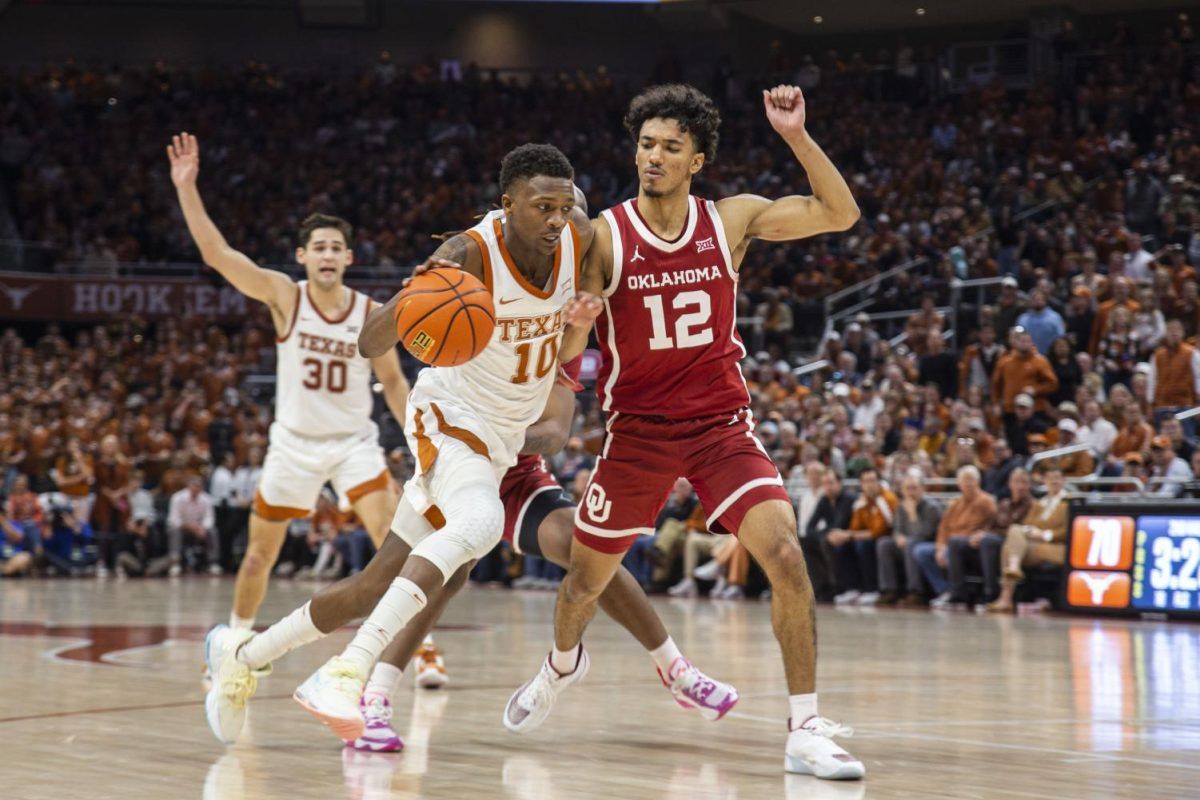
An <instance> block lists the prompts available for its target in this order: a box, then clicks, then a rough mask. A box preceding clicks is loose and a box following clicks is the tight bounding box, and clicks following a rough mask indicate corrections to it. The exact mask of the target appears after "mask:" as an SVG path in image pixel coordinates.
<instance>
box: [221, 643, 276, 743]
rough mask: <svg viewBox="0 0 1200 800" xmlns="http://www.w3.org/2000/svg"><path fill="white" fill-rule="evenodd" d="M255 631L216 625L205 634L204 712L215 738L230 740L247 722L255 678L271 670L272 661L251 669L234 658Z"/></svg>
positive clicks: (231, 740)
mask: <svg viewBox="0 0 1200 800" xmlns="http://www.w3.org/2000/svg"><path fill="white" fill-rule="evenodd" d="M253 636H254V631H252V630H246V629H243V628H231V627H229V626H228V625H217V626H216V627H215V628H213V629H212V630H210V631H209V632H208V636H206V637H205V638H204V663H205V666H206V667H207V668H208V674H209V675H210V676H211V686H210V688H209V690H208V692H207V694H205V696H204V715H205V717H207V719H208V727H209V729H210V730H211V731H212V733H213V736H215V737H217V741H219V742H221V743H223V744H233V742H234V741H236V740H237V737H238V734H239V733H241V732H242V726H243V725H245V724H246V702H247V701H248V700H249V699H250V698H251V697H253V696H254V692H255V690H256V689H257V688H258V679H259V678H261V677H264V676H266V675H270V674H271V665H270V664H268V665H267V666H265V667H263V668H262V669H253V670H252V669H250V667H248V666H246V665H245V664H243V663H242V662H240V661H238V660H237V651H238V648H239V647H241V646H242V645H243V644H245V643H246V642H247V641H248V640H249V639H250V638H252V637H253Z"/></svg>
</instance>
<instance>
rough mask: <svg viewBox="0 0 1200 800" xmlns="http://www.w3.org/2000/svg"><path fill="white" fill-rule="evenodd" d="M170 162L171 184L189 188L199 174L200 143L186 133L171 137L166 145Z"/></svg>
mask: <svg viewBox="0 0 1200 800" xmlns="http://www.w3.org/2000/svg"><path fill="white" fill-rule="evenodd" d="M167 158H169V159H170V160H171V182H172V183H174V184H175V185H176V186H178V187H183V186H190V185H192V184H194V183H195V182H196V177H197V176H198V175H199V174H200V142H199V141H197V140H196V137H195V136H192V135H191V134H190V133H187V132H186V131H185V132H184V133H181V134H179V135H178V136H172V137H171V143H170V144H169V145H167Z"/></svg>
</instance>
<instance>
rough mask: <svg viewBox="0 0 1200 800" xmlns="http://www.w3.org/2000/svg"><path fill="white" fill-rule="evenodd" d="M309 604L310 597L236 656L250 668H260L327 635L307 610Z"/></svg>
mask: <svg viewBox="0 0 1200 800" xmlns="http://www.w3.org/2000/svg"><path fill="white" fill-rule="evenodd" d="M310 604H311V601H309V602H308V603H305V604H304V605H302V606H300V607H299V608H297V609H296V610H295V611H293V612H292V613H290V614H288V615H287V616H286V617H284V618H283V619H281V620H279V622H276V623H275V624H274V625H272V626H271V627H269V628H267V629H266V630H265V631H263V632H262V633H260V634H258V635H257V636H255V637H254V638H252V639H250V640H249V641H247V642H246V643H245V644H244V645H242V646H241V649H239V650H238V653H237V660H238V661H240V662H241V663H243V664H245V665H246V666H248V667H250V668H251V669H259V668H260V667H265V666H266V665H267V664H270V663H271V662H272V661H274V660H275V659H277V658H279V657H280V656H282V655H284V654H285V653H290V652H291V651H292V650H295V649H296V648H297V647H302V646H303V645H306V644H308V643H309V642H315V641H316V640H317V639H320V638H321V637H322V636H324V635H325V634H323V633H321V631H320V630H318V629H317V626H316V625H314V624H313V621H312V616H311V615H310V614H309V610H308V607H309V605H310Z"/></svg>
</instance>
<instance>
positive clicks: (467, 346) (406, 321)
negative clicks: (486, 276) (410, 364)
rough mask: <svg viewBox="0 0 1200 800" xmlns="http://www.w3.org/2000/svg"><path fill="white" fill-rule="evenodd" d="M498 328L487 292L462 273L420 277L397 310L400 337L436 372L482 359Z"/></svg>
mask: <svg viewBox="0 0 1200 800" xmlns="http://www.w3.org/2000/svg"><path fill="white" fill-rule="evenodd" d="M495 326H496V309H495V306H494V305H493V304H492V296H491V294H490V293H489V292H488V290H487V287H486V286H484V285H483V282H482V281H480V280H479V279H478V278H476V277H475V276H474V275H471V274H470V273H468V272H464V271H463V270H461V269H447V268H438V269H431V270H429V271H428V272H423V273H421V274H420V275H417V276H416V277H415V278H413V279H412V281H411V282H410V283H409V284H408V286H407V287H406V288H405V289H404V291H403V292H401V293H400V302H399V304H398V305H397V306H396V333H397V335H398V336H399V337H400V342H401V344H403V345H404V349H405V350H407V351H408V352H410V353H412V354H413V356H414V357H415V358H417V359H419V360H420V361H423V362H424V363H426V364H430V365H432V366H435V367H456V366H458V365H460V364H465V363H467V362H468V361H470V360H471V359H472V358H474V357H475V356H477V355H479V353H480V352H482V351H483V348H484V347H486V346H487V343H488V342H489V341H490V340H491V338H492V329H493V328H494V327H495Z"/></svg>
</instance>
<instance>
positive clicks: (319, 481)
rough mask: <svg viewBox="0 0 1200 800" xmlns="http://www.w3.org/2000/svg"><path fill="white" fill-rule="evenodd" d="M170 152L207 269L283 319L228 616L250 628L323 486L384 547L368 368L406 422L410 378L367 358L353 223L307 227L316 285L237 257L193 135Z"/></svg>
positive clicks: (382, 471)
mask: <svg viewBox="0 0 1200 800" xmlns="http://www.w3.org/2000/svg"><path fill="white" fill-rule="evenodd" d="M167 154H168V156H169V158H170V160H171V180H172V181H173V182H174V184H175V188H176V190H177V193H178V195H179V206H180V208H181V209H182V210H183V216H184V219H185V220H186V222H187V226H188V230H189V231H190V232H191V234H192V238H193V239H195V241H196V245H197V246H198V247H199V248H200V253H201V255H202V256H203V258H204V262H205V263H206V264H208V265H209V266H211V267H212V268H214V269H215V270H217V272H219V273H221V275H222V276H223V277H224V278H225V279H226V280H228V281H229V282H230V283H231V284H233V286H234V288H236V289H237V290H238V291H240V292H241V293H242V294H244V295H246V296H247V297H251V298H253V299H255V300H260V301H262V302H263V303H266V305H267V307H268V308H269V309H270V310H271V319H272V321H273V322H274V323H275V331H276V342H277V345H276V353H277V361H278V372H277V379H276V385H275V421H274V423H272V425H271V432H270V446H269V447H268V449H267V457H266V461H265V462H264V463H263V472H262V480H261V481H260V483H259V487H258V491H257V493H256V494H255V497H254V507H253V512H254V513H253V514H252V515H251V517H250V541H249V544H248V546H247V549H246V555H245V558H244V559H243V560H242V564H241V567H240V568H239V570H238V576H237V583H236V585H235V587H234V597H233V613H232V615H231V618H230V625H231V626H233V627H235V628H243V629H247V630H248V629H250V628H251V627H252V626H253V624H254V615H255V612H256V611H257V610H258V607H259V605H260V604H261V603H262V600H263V596H264V595H265V594H266V591H267V578H268V576H269V575H270V570H271V567H272V565H274V563H275V559H276V558H277V557H278V556H279V549H280V547H281V546H282V545H283V540H284V537H285V536H286V535H287V526H288V522H289V521H290V520H292V519H295V518H297V517H306V516H308V515H309V514H310V513H312V510H313V508H314V507H315V505H316V500H317V496H318V494H319V492H320V490H321V487H322V486H323V485H324V484H325V482H326V481H332V483H333V486H334V488H335V489H336V490H337V491H338V493H339V494H341V495H342V496H344V497H345V498H347V499H348V500H350V502H351V504H352V505H353V507H354V511H355V513H356V514H358V517H359V519H361V520H362V522H363V525H364V526H365V527H366V529H367V532H368V533H369V534H370V535H371V537H372V539H373V540H374V541H375V543H376V546H379V545H381V544H382V543H383V539H384V537H385V536H386V535H387V528H388V522H389V520H390V519H391V516H392V513H393V512H394V510H395V507H396V498H395V495H394V493H393V491H392V486H391V478H390V476H389V475H388V472H387V465H386V462H385V461H384V456H383V450H382V448H381V447H380V446H379V431H378V428H377V427H376V425H375V423H374V422H373V421H372V420H371V409H372V405H373V402H372V398H371V387H370V378H371V372H372V371H374V373H375V375H376V377H377V378H378V379H379V382H380V383H381V384H382V385H383V393H384V398H385V399H386V401H387V404H388V408H389V409H391V411H392V413H393V414H394V415H395V416H396V418H397V419H404V413H405V400H406V397H407V395H408V382H407V381H406V380H405V378H404V373H402V372H401V371H400V361H399V359H398V358H397V357H396V353H395V352H384V353H379V354H378V355H376V356H375V357H372V358H367V357H364V356H363V355H362V354H361V353H360V352H359V351H358V335H359V333H360V332H361V330H362V326H363V325H364V324H365V323H366V319H367V315H368V313H370V311H371V306H372V301H371V300H370V298H368V297H367V296H366V295H364V294H362V293H361V292H356V291H354V290H353V289H351V288H349V287H348V286H346V285H344V284H343V283H342V277H343V275H344V274H345V272H346V268H347V267H349V266H350V264H351V263H352V261H353V254H352V252H351V250H350V246H349V245H350V242H349V239H350V233H351V228H350V225H349V223H347V222H346V221H345V220H342V219H339V218H338V217H331V216H326V215H323V214H314V215H312V216H310V217H308V218H307V219H305V220H304V222H303V223H302V224H301V226H300V232H299V239H298V245H299V246H298V247H297V248H296V261H297V262H298V263H300V264H301V265H303V266H304V269H305V272H306V273H307V276H308V279H307V280H303V281H299V282H296V281H293V280H292V279H291V278H290V277H288V276H287V275H285V274H284V273H282V272H276V271H274V270H268V269H263V268H262V267H260V266H258V265H257V264H255V263H254V262H253V261H251V260H250V259H249V258H248V257H247V256H246V255H244V254H243V253H240V252H238V251H237V250H235V249H234V248H233V247H231V246H230V245H229V244H228V243H227V242H226V241H225V237H224V236H222V235H221V232H220V230H218V229H217V226H216V225H215V224H214V223H213V221H212V220H211V219H210V218H209V216H208V213H207V212H206V211H205V209H204V203H203V201H202V200H201V199H200V192H199V190H198V189H197V187H196V178H197V176H198V175H199V172H200V146H199V143H198V142H197V141H196V137H194V136H192V135H190V134H187V133H183V134H180V135H179V136H176V137H174V140H173V141H172V143H171V144H170V145H169V146H168V147H167Z"/></svg>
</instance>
